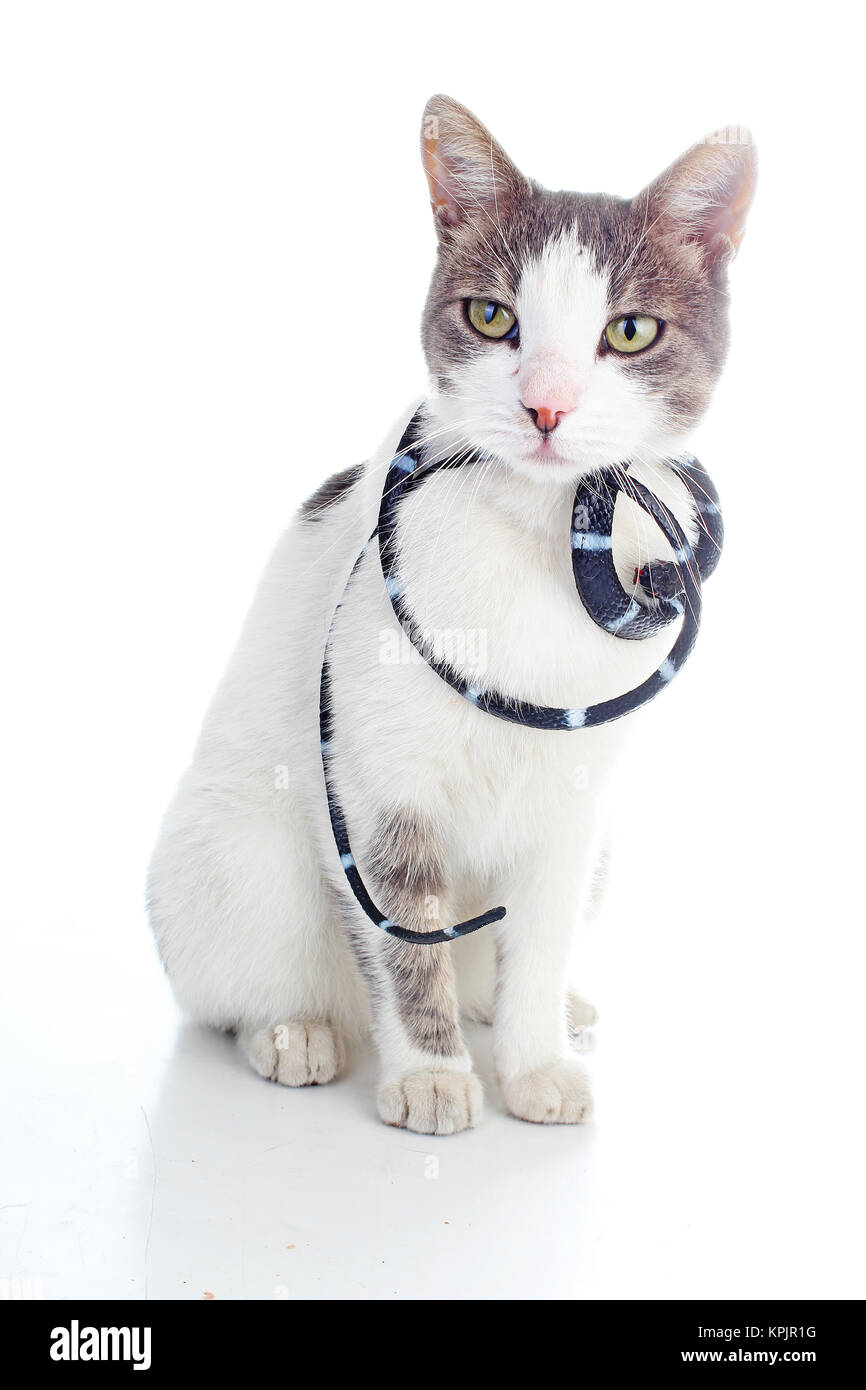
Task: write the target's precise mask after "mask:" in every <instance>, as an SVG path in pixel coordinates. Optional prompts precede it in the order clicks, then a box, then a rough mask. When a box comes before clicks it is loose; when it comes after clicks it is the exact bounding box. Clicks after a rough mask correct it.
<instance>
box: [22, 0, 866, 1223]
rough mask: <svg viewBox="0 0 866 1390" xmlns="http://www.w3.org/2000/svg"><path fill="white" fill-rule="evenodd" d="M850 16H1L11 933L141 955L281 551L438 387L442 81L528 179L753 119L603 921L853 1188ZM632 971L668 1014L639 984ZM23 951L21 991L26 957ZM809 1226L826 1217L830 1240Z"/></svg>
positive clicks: (741, 1125) (751, 1088)
mask: <svg viewBox="0 0 866 1390" xmlns="http://www.w3.org/2000/svg"><path fill="white" fill-rule="evenodd" d="M845 15H846V11H845V9H844V7H842V6H833V5H829V6H825V7H823V9H822V10H821V12H820V15H819V13H818V12H817V11H815V10H812V9H808V10H807V9H805V8H804V9H802V10H801V11H797V10H796V8H795V9H790V8H789V9H788V10H786V11H785V12H784V19H783V17H782V12H781V11H778V12H777V11H775V10H773V9H771V8H769V7H767V8H765V9H761V8H760V7H757V6H754V5H744V4H728V5H726V6H723V7H714V8H713V9H712V10H709V9H702V8H701V7H696V6H695V5H693V4H664V3H662V4H658V5H656V6H652V7H647V6H641V5H636V4H627V5H625V6H620V7H617V8H616V10H612V9H609V8H608V9H605V8H604V7H600V8H598V7H593V8H592V9H591V10H590V9H589V8H586V7H579V6H575V5H573V4H565V3H555V4H552V5H549V6H547V7H545V8H544V9H543V11H537V12H536V11H533V10H532V8H531V7H525V6H518V5H513V4H495V5H494V4H483V5H482V4H472V3H462V4H459V5H458V4H453V3H451V2H450V0H443V3H437V4H435V5H430V6H418V7H414V8H412V7H408V6H403V5H378V6H377V5H371V6H367V7H358V6H349V5H345V6H340V5H336V6H335V5H331V6H327V7H324V6H316V7H299V6H295V5H290V4H266V3H252V4H240V3H234V4H221V3H208V4H203V3H202V4H197V3H183V2H181V3H172V4H164V3H150V4H130V3H119V4H118V3H103V4H96V3H87V2H86V0H84V2H83V3H78V4H76V5H66V4H50V3H39V2H38V0H36V3H30V4H14V3H8V4H6V5H5V6H4V8H3V11H2V16H0V129H2V132H3V135H2V141H0V188H2V196H3V202H4V214H3V217H2V221H0V249H2V254H0V281H2V305H0V352H2V359H0V370H2V396H3V402H2V413H0V445H2V466H3V477H4V481H3V507H2V547H0V564H2V572H3V590H4V604H3V609H4V628H5V634H4V653H5V657H6V660H5V661H4V666H5V676H4V687H3V696H4V706H5V711H6V712H5V715H4V719H3V724H2V729H3V740H4V750H3V767H4V778H3V782H4V803H5V812H6V814H7V817H8V824H7V829H6V832H5V835H4V841H5V845H6V851H7V855H8V859H7V863H6V868H5V878H6V888H5V890H4V916H5V917H6V918H7V920H6V923H5V924H4V931H6V932H7V933H8V937H9V941H10V943H12V944H13V946H14V943H15V942H16V941H17V940H18V939H20V938H21V937H25V936H26V937H28V938H30V939H31V940H32V939H34V938H35V939H39V938H41V937H42V936H43V935H44V937H45V940H46V942H48V941H50V940H51V938H52V936H53V935H56V934H58V933H59V934H62V935H64V936H65V937H67V938H69V937H72V938H74V939H75V940H77V941H80V942H81V943H82V950H83V951H84V952H85V953H86V951H87V949H88V942H90V941H91V940H92V939H94V933H96V932H97V931H102V930H104V924H105V923H106V921H110V920H113V921H114V922H115V923H116V930H117V933H118V940H119V942H121V943H123V942H125V941H128V942H129V943H130V946H129V949H130V950H134V951H140V950H141V949H142V947H141V941H142V939H143V933H144V930H145V928H144V924H143V917H142V907H141V899H142V880H143V874H144V867H145V864H146V860H147V856H148V853H149V849H150V845H151V842H152V840H153V837H154V834H155V830H156V826H157V823H158V819H159V816H160V814H161V811H162V809H163V807H164V805H165V803H166V801H167V799H168V796H169V794H170V792H171V789H172V786H173V784H174V782H175V780H176V778H177V776H178V775H179V773H180V771H181V770H182V768H183V766H184V763H185V761H186V759H187V757H188V755H189V751H190V749H191V746H192V742H193V740H194V738H195V735H196V732H197V728H198V724H199V721H200V718H201V715H202V713H203V710H204V707H205V705H206V703H207V701H208V699H209V697H210V695H211V693H212V691H213V688H214V686H215V684H216V681H217V679H218V677H219V674H220V672H221V669H222V667H223V665H224V663H225V660H226V658H227V655H228V653H229V651H230V648H231V646H232V643H233V641H234V639H235V635H236V633H237V630H238V627H239V625H240V622H241V621H242V618H243V615H244V613H245V611H246V608H247V606H248V603H249V601H250V598H251V594H252V590H253V587H254V585H255V583H256V580H257V578H258V575H259V573H260V571H261V569H262V567H263V565H264V562H265V560H266V557H267V554H268V552H269V550H270V548H271V546H272V544H273V542H274V541H275V539H276V537H277V535H278V533H279V531H280V529H281V528H282V527H283V525H284V524H285V523H286V522H287V521H288V519H289V518H290V516H291V515H292V512H293V511H294V509H295V508H296V506H297V505H298V504H299V502H300V501H301V500H302V498H303V497H304V496H306V495H307V494H308V493H309V492H311V491H312V490H313V488H314V487H315V486H316V485H317V484H318V482H319V481H321V480H322V479H323V478H324V477H325V476H326V475H327V474H329V473H330V472H332V471H334V470H335V469H337V468H341V467H344V466H345V465H347V464H349V463H353V462H356V461H358V460H360V459H362V458H363V457H365V456H366V455H367V454H368V453H369V452H370V451H371V450H372V449H373V448H374V447H375V445H376V444H377V442H378V441H379V439H380V438H381V437H382V435H383V434H384V433H385V431H386V430H387V429H388V428H389V427H390V425H391V423H392V421H393V420H394V419H395V418H396V417H397V415H398V414H399V413H400V412H401V411H402V410H403V409H404V407H405V406H406V405H407V404H408V403H410V402H411V400H412V399H413V398H414V397H415V396H417V395H418V394H419V393H420V392H421V391H422V390H423V389H424V385H425V371H424V363H423V359H422V355H421V351H420V344H419V318H420V313H421V309H422V305H423V301H424V296H425V292H426V285H427V281H428V278H429V273H430V269H431V266H432V258H433V251H434V237H433V231H432V228H431V225H430V218H429V212H428V207H427V198H426V189H425V184H424V180H423V176H422V174H421V170H420V164H419V159H418V129H419V123H420V116H421V111H422V109H423V105H424V102H425V100H426V98H427V97H428V96H429V95H430V94H431V93H432V92H434V91H437V90H441V91H445V92H448V93H449V94H451V95H453V96H455V97H457V98H458V99H459V100H461V101H463V102H464V103H465V104H467V105H468V106H470V107H471V108H472V109H473V110H475V111H476V113H477V114H478V115H479V116H480V117H481V119H482V120H483V121H484V122H485V123H486V124H487V125H489V126H490V127H491V128H492V130H493V132H494V133H495V134H496V135H497V137H498V138H499V139H500V140H501V141H502V143H503V144H504V146H505V148H506V149H507V150H508V151H509V153H510V154H511V155H512V157H513V158H514V159H515V160H516V162H517V163H518V164H520V166H521V167H522V168H523V169H524V170H525V171H526V172H527V173H529V174H531V175H532V176H534V177H536V178H537V179H539V180H540V181H541V182H542V183H545V184H547V185H548V186H550V187H554V188H555V187H574V188H578V189H582V190H596V189H605V190H607V191H610V192H615V193H622V194H629V193H632V192H635V191H637V189H638V188H639V187H641V186H642V185H643V184H644V183H645V182H647V181H648V180H649V179H650V178H651V177H653V176H654V175H655V174H656V173H658V172H660V170H661V169H662V168H663V167H664V166H665V165H666V164H667V163H668V162H669V161H670V160H671V159H672V158H674V157H675V156H676V155H677V154H679V153H680V152H681V151H682V150H684V149H685V148H686V147H687V146H688V145H690V144H691V143H692V142H693V141H694V140H696V139H697V138H699V137H700V136H701V135H702V134H704V133H706V132H707V131H709V130H712V129H713V128H715V127H717V126H719V125H721V124H727V123H741V124H745V125H748V126H750V127H751V128H752V129H753V131H754V133H755V137H756V140H757V142H758V150H759V157H760V160H761V164H760V176H759V189H758V195H757V198H756V202H755V205H754V208H753V212H752V217H751V222H750V226H749V229H748V232H747V235H746V238H745V241H744V243H743V247H742V250H741V255H740V257H739V259H738V261H737V262H736V263H735V265H734V267H733V271H732V276H731V292H732V323H733V347H732V352H731V357H730V361H729V365H728V369H727V372H726V375H725V377H724V380H723V383H722V385H721V387H720V389H719V392H718V394H717V397H716V400H715V403H714V406H713V409H712V411H711V413H710V415H709V417H708V418H707V420H706V422H705V423H704V425H703V426H702V428H701V430H700V432H699V434H698V435H697V436H696V437H695V439H694V445H695V448H696V452H697V453H698V455H699V456H700V457H701V458H702V459H703V460H704V462H705V463H706V464H707V466H708V467H709V468H710V470H711V472H712V474H713V476H714V478H715V480H716V481H717V483H718V485H719V488H720V490H721V492H722V495H723V501H724V503H725V510H726V518H727V524H728V542H727V549H726V554H725V558H724V561H723V563H722V565H721V567H720V569H719V571H718V574H717V576H716V577H715V578H714V579H713V580H712V582H711V584H710V586H709V587H708V591H707V600H706V614H705V622H704V631H703V633H702V639H701V641H700V643H699V645H698V648H697V651H696V654H695V656H694V657H693V659H692V662H691V664H690V666H689V669H688V672H687V673H685V674H684V675H683V676H682V677H681V679H680V680H679V681H678V682H677V684H676V687H675V688H673V689H672V690H671V691H670V692H669V693H668V694H667V695H666V696H665V698H664V699H663V700H662V701H659V702H658V704H657V706H655V707H654V708H653V709H652V710H650V711H649V712H648V713H647V716H646V718H644V719H643V720H642V722H641V724H640V727H639V730H638V732H637V734H636V738H635V740H634V744H633V757H632V759H631V761H630V764H629V766H628V767H627V768H626V769H624V774H623V775H624V788H625V790H624V792H623V797H622V800H621V803H620V805H621V812H620V820H621V824H620V825H619V849H618V856H617V863H618V865H619V866H620V868H619V872H620V879H619V886H618V887H616V888H615V889H614V897H613V904H614V907H613V908H612V909H611V910H612V911H615V910H616V905H617V904H619V908H620V913H619V916H618V917H617V921H616V924H615V925H616V935H615V937H614V939H613V941H611V940H610V939H609V938H606V937H605V933H606V932H607V931H609V930H610V929H611V928H609V927H608V926H607V925H606V924H605V920H604V919H603V922H602V925H601V927H600V928H597V929H596V934H595V938H594V942H593V945H592V951H593V953H594V955H595V957H597V958H598V969H599V973H600V975H601V976H603V977H604V979H605V982H606V983H605V988H606V992H607V993H608V995H609V996H611V997H615V996H616V995H617V991H618V990H619V989H622V990H623V991H624V997H625V998H627V999H628V1000H629V1002H630V1004H633V1006H634V1007H635V1008H637V1009H643V1010H645V1017H646V1021H647V1026H648V1027H650V1028H652V1029H654V1030H660V1033H658V1034H657V1036H660V1037H661V1038H662V1040H663V1044H664V1047H665V1049H666V1051H667V1053H668V1058H669V1064H670V1065H672V1066H673V1068H674V1071H676V1070H677V1068H682V1067H683V1065H684V1063H683V1062H682V1060H681V1054H682V1053H684V1052H688V1053H691V1051H692V1042H691V1041H690V1039H691V1038H693V1037H694V1036H695V1033H694V1030H697V1034H698V1036H699V1037H700V1038H701V1039H702V1046H701V1047H699V1048H698V1049H697V1050H698V1055H699V1056H703V1057H707V1047H709V1049H710V1051H709V1055H708V1058H707V1061H706V1070H705V1072H704V1073H701V1072H700V1070H698V1071H696V1072H695V1073H694V1074H693V1073H692V1072H691V1071H690V1072H689V1075H688V1088H689V1089H688V1094H689V1097H690V1100H689V1103H690V1104H693V1105H694V1106H695V1107H696V1114H697V1115H698V1116H699V1118H700V1120H701V1123H704V1124H706V1125H711V1124H712V1123H714V1122H715V1123H718V1125H719V1128H720V1130H723V1131H729V1130H730V1129H731V1128H734V1129H735V1130H737V1131H739V1130H740V1129H742V1130H743V1132H744V1138H743V1143H744V1144H745V1145H746V1146H747V1147H748V1143H749V1140H748V1135H749V1132H750V1127H751V1126H753V1125H754V1124H756V1123H758V1124H759V1125H760V1124H764V1125H766V1124H768V1123H769V1124H770V1126H771V1127H774V1128H775V1129H776V1130H777V1131H778V1130H780V1129H782V1128H784V1127H786V1126H790V1129H791V1144H792V1148H796V1149H797V1151H798V1154H799V1158H798V1164H799V1167H798V1168H797V1172H796V1183H795V1184H794V1186H796V1187H797V1188H798V1190H799V1184H800V1182H801V1179H803V1177H804V1175H805V1174H806V1172H807V1171H813V1170H814V1172H815V1174H816V1179H815V1180H816V1182H817V1183H819V1184H820V1185H821V1187H822V1189H823V1188H826V1187H829V1189H830V1190H831V1193H832V1194H835V1195H833V1196H832V1197H828V1198H827V1200H828V1201H831V1200H832V1201H835V1202H837V1204H838V1207H839V1210H838V1211H835V1209H834V1211H835V1215H833V1216H832V1218H831V1217H828V1221H829V1223H830V1225H832V1224H833V1221H834V1220H837V1219H838V1221H839V1222H841V1221H842V1220H843V1218H844V1212H843V1197H844V1194H845V1193H846V1192H848V1191H849V1189H848V1187H847V1186H846V1175H847V1176H848V1177H853V1176H854V1174H855V1173H856V1171H857V1164H858V1163H859V1162H860V1159H859V1158H858V1157H857V1155H858V1145H859V1144H861V1143H862V1128H861V1121H860V1119H859V1117H858V1116H857V1115H852V1114H851V1113H850V1109H849V1098H850V1094H851V1089H852V1087H854V1086H855V1084H856V1083H855V1076H856V1077H857V1078H859V1075H860V1072H861V1068H860V1065H859V1063H858V1064H857V1067H856V1070H855V1069H854V1066H853V1064H854V1061H855V1059H856V1058H857V1057H858V1056H862V1041H861V1036H860V1028H859V1021H858V1014H859V1011H860V993H861V984H860V982H861V981H862V978H863V967H864V950H863V944H862V907H861V897H862V894H861V891H860V883H861V872H860V849H859V840H860V833H859V832H860V821H861V806H860V787H861V778H862V766H861V764H860V727H861V717H860V711H859V698H858V686H859V679H858V678H859V676H860V672H861V669H862V656H861V650H862V648H861V643H862V623H861V621H860V618H859V612H860V608H861V597H860V591H861V586H862V580H861V574H860V572H861V570H862V561H861V558H860V553H859V548H860V533H861V530H862V515H863V512H862V503H863V496H862V493H863V487H862V472H863V465H864V457H863V447H862V439H861V427H860V419H861V413H862V404H861V401H862V387H861V384H860V378H861V373H862V367H861V361H860V350H861V346H862V338H863V329H862V314H863V310H862V307H861V303H860V300H861V297H862V287H861V280H862V275H861V269H860V257H861V246H860V243H861V240H862V231H861V229H862V225H863V193H862V136H863V131H862V117H861V113H860V110H859V76H858V75H857V73H856V72H855V67H854V61H855V56H856V55H855V49H854V43H853V36H852V35H851V33H850V32H846V30H845V24H846V19H845ZM290 620H291V615H287V621H290ZM648 787H652V789H653V791H652V804H651V805H650V804H649V802H648V801H647V792H646V789H647V788H648ZM4 857H6V856H4ZM623 895H625V896H623ZM674 922H675V923H676V928H675V935H674V936H673V937H672V938H671V937H667V936H666V932H667V928H668V924H670V923H674ZM684 922H693V923H694V931H693V932H689V933H687V934H684V931H683V923H684ZM644 924H646V930H645V931H644V930H643V929H642V928H643V926H644ZM671 940H674V941H675V943H676V948H675V949H672V948H671V945H670V941H671ZM666 942H667V944H666ZM123 949H124V947H123V945H119V946H118V950H119V951H122V950H123ZM49 968H50V952H49ZM88 968H89V969H92V970H96V971H97V972H98V970H99V961H98V957H97V958H96V959H95V960H91V964H90V966H89V967H88ZM654 972H660V973H661V974H663V975H664V977H665V979H666V982H667V983H666V990H667V991H668V992H670V994H671V997H672V999H673V1001H674V1008H675V1013H674V1016H673V1018H672V1019H671V1018H668V1019H667V1020H659V1019H657V1018H656V1017H655V1016H654V1010H653V1006H652V999H651V998H646V997H645V996H644V994H643V993H642V989H643V981H644V980H652V978H653V973H654ZM618 973H619V974H620V975H621V978H620V979H618V978H617V976H618ZM671 981H673V986H672V987H671ZM10 983H12V984H13V985H14V988H15V989H16V991H22V990H23V991H24V992H25V993H27V992H31V991H32V996H33V1000H34V1011H36V1010H37V1000H38V996H39V986H38V982H37V981H36V980H27V979H25V980H23V981H22V980H17V981H14V980H11V981H10V977H9V976H7V985H9V984H10ZM105 985H106V988H110V980H109V979H106V981H105ZM650 988H651V987H650ZM677 1008H678V1009H679V1012H676V1009H677ZM708 1039H709V1040H712V1039H715V1040H716V1041H715V1043H711V1041H710V1042H708V1041H707V1040H708ZM719 1039H723V1040H724V1041H723V1043H722V1044H720V1043H719V1042H718V1040H719ZM678 1058H679V1059H680V1060H677V1059H678ZM726 1058H727V1060H726ZM670 1086H671V1089H673V1090H676V1085H675V1078H672V1079H671V1081H670ZM767 1116H769V1120H768V1119H767ZM819 1119H820V1124H819ZM816 1126H817V1128H816ZM828 1151H832V1155H833V1157H832V1161H830V1160H829V1159H828V1156H827V1155H828ZM756 1161H757V1162H758V1164H759V1165H760V1159H759V1158H758V1159H757V1160H756ZM763 1178H764V1182H765V1186H764V1189H763V1190H764V1191H765V1192H766V1191H767V1190H769V1185H770V1181H771V1175H770V1174H767V1173H765V1174H764V1175H763ZM791 1181H792V1183H793V1179H792V1180H791ZM744 1183H745V1179H744ZM778 1190H779V1193H780V1194H781V1195H780V1196H779V1197H778V1200H779V1201H781V1200H783V1199H784V1200H788V1198H789V1197H791V1198H792V1200H793V1193H792V1192H789V1190H788V1187H787V1186H786V1185H785V1183H784V1181H783V1182H782V1185H781V1187H780V1188H779V1189H778ZM822 1221H823V1218H822ZM816 1222H817V1224H816ZM821 1224H822V1222H819V1221H818V1218H817V1217H816V1216H814V1210H813V1219H812V1224H811V1225H810V1226H809V1230H810V1232H811V1236H810V1237H809V1238H810V1239H813V1240H814V1241H815V1242H816V1243H817V1242H818V1225H821ZM822 1229H823V1227H822ZM816 1248H817V1244H816Z"/></svg>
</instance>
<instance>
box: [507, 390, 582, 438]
mask: <svg viewBox="0 0 866 1390" xmlns="http://www.w3.org/2000/svg"><path fill="white" fill-rule="evenodd" d="M520 404H521V405H522V406H523V408H524V410H526V411H528V412H529V414H530V415H531V416H532V419H533V422H534V424H535V428H536V429H538V430H540V431H541V433H542V434H550V432H551V431H552V430H555V429H556V427H557V425H558V424H559V422H560V420H561V419H562V418H563V416H565V415H568V414H570V413H571V411H572V410H573V409H574V406H573V405H571V404H570V403H568V402H567V401H565V400H562V399H560V400H556V399H551V398H550V397H548V398H547V400H546V401H542V400H538V399H533V397H532V396H528V399H526V400H521V402H520Z"/></svg>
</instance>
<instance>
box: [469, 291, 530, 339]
mask: <svg viewBox="0 0 866 1390" xmlns="http://www.w3.org/2000/svg"><path fill="white" fill-rule="evenodd" d="M466 313H467V314H468V316H469V322H470V323H471V324H472V327H473V328H477V329H478V332H479V333H483V334H484V336H485V338H513V337H514V335H515V333H516V332H517V319H516V318H515V317H514V315H513V314H512V312H511V310H510V309H506V307H505V305H504V304H494V303H493V301H492V300H490V299H470V300H469V303H468V304H467V306H466Z"/></svg>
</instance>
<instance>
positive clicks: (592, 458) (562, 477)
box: [503, 445, 614, 487]
mask: <svg viewBox="0 0 866 1390" xmlns="http://www.w3.org/2000/svg"><path fill="white" fill-rule="evenodd" d="M503 461H504V462H505V463H506V464H507V465H508V467H509V469H510V470H511V471H512V472H514V473H519V474H520V476H521V477H522V478H529V479H530V480H531V481H532V482H533V483H536V484H537V485H538V486H539V487H545V486H551V485H553V486H556V487H561V486H562V485H563V484H564V483H572V484H574V486H575V487H576V486H577V484H578V483H579V482H580V480H581V478H585V477H588V476H589V475H590V474H592V473H596V472H598V470H599V469H600V468H604V467H607V466H609V465H610V464H611V463H612V462H613V461H614V460H613V459H612V458H611V457H610V455H608V454H601V453H598V452H596V451H590V450H587V451H586V452H583V451H578V450H574V449H569V450H564V449H558V450H557V449H551V448H550V447H549V446H547V445H543V446H542V447H541V448H539V449H521V450H517V449H515V450H514V451H513V452H512V453H509V454H506V455H504V459H503Z"/></svg>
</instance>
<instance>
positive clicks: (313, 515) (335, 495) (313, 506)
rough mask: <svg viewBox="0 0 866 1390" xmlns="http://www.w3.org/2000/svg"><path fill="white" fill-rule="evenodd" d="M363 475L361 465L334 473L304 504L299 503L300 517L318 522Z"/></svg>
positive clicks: (347, 493) (362, 466)
mask: <svg viewBox="0 0 866 1390" xmlns="http://www.w3.org/2000/svg"><path fill="white" fill-rule="evenodd" d="M363 475H364V465H363V464H362V463H356V464H353V465H352V467H351V468H344V469H342V470H341V471H340V472H339V473H334V474H332V475H331V477H330V478H326V479H325V481H324V482H323V483H322V484H321V486H320V487H318V488H316V491H315V492H314V493H313V495H312V496H311V497H308V498H307V500H306V502H302V503H301V515H302V516H303V517H304V518H305V519H306V520H307V521H318V520H320V518H321V516H322V513H323V512H326V511H327V510H328V508H329V507H333V506H335V505H336V503H338V502H342V500H343V498H344V497H347V496H348V495H349V493H350V492H351V491H352V488H353V487H354V486H355V484H356V483H358V482H359V481H360V480H361V478H362V477H363Z"/></svg>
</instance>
